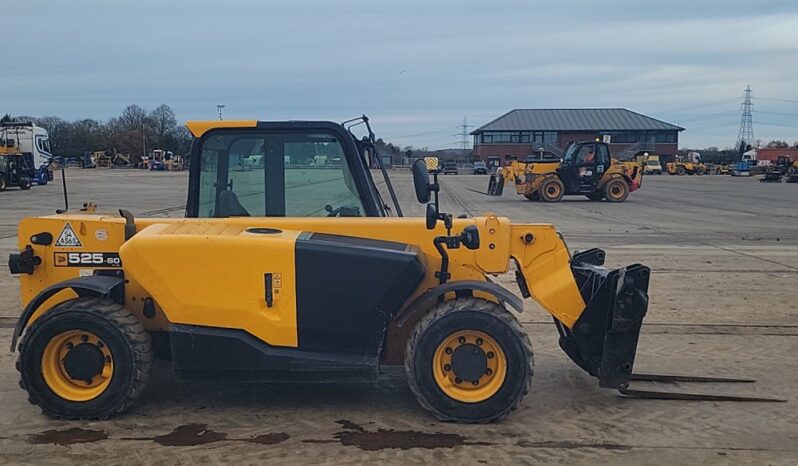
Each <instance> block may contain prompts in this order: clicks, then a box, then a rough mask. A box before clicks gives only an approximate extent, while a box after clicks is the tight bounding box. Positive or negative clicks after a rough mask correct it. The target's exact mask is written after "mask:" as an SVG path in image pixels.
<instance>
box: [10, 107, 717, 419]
mask: <svg viewBox="0 0 798 466" xmlns="http://www.w3.org/2000/svg"><path fill="white" fill-rule="evenodd" d="M187 126H188V128H189V130H190V131H191V133H192V134H193V135H194V138H195V140H194V143H193V146H192V150H191V163H190V167H191V168H190V170H191V171H190V174H189V189H188V199H187V207H186V214H187V218H183V219H174V218H136V217H134V216H133V215H132V214H131V213H130V212H127V211H124V210H122V211H120V212H119V215H110V214H100V213H94V214H90V213H89V212H90V211H88V210H87V212H86V213H82V212H71V211H69V210H68V202H67V206H66V208H65V209H63V210H60V212H61V213H57V214H56V215H50V216H43V217H30V218H25V219H23V220H22V221H21V223H20V225H19V229H18V238H19V252H17V253H14V254H12V255H11V257H10V259H9V266H10V269H11V272H12V273H14V274H19V283H20V289H21V293H22V303H23V305H24V309H23V310H22V313H21V316H20V318H19V321H18V322H17V324H16V327H15V329H14V333H13V337H12V342H11V349H12V351H15V350H18V352H19V357H18V359H17V369H18V370H19V372H20V376H21V382H20V385H21V387H22V389H24V390H25V391H27V393H28V397H29V400H30V402H31V403H33V404H35V405H38V406H39V407H40V408H41V410H42V411H43V412H44V413H45V414H47V415H50V416H54V417H58V418H64V419H106V418H108V417H110V416H112V415H115V414H118V413H121V412H123V411H125V410H127V409H128V408H130V407H131V406H133V404H134V402H135V401H136V399H137V398H139V397H140V396H141V394H142V393H143V392H144V389H145V387H146V386H147V382H148V380H149V378H150V375H151V367H152V363H153V359H154V358H156V357H157V358H163V359H166V360H169V361H170V364H171V367H172V368H173V369H174V371H175V372H176V373H177V374H178V375H180V376H181V377H185V378H188V379H197V378H199V379H218V380H236V381H241V380H247V381H268V382H285V381H290V382H297V381H332V380H338V381H349V382H352V381H374V380H376V377H377V374H378V369H379V367H380V365H381V364H402V365H403V366H404V370H405V373H406V378H407V383H408V385H409V387H410V390H411V391H412V392H413V394H414V395H415V396H416V398H417V399H418V402H419V403H420V404H421V406H423V407H424V408H425V409H427V410H428V411H429V412H431V413H432V414H433V415H434V416H435V417H437V418H438V419H442V420H447V421H459V422H478V423H481V422H490V421H495V420H498V419H501V418H503V417H504V416H506V415H507V414H508V413H509V412H510V411H512V410H513V409H514V408H516V407H517V406H518V405H519V403H521V400H522V399H523V398H524V396H526V395H527V393H528V392H529V387H530V383H531V381H532V373H533V372H532V346H531V343H530V339H529V335H528V334H527V333H526V332H525V331H524V329H523V328H522V327H521V325H520V323H519V322H518V319H517V318H516V315H515V314H514V313H517V312H522V311H523V309H524V304H523V301H522V299H521V298H520V297H519V295H520V296H523V297H524V298H530V297H531V298H532V299H534V300H535V301H536V302H537V303H539V304H540V305H541V306H542V307H543V309H545V310H546V311H548V312H549V313H551V315H552V316H553V317H554V324H555V326H556V327H557V329H558V331H559V333H560V346H561V347H562V349H563V350H564V351H565V353H566V354H568V356H569V357H570V358H571V359H573V360H574V361H575V362H576V363H577V364H578V365H579V366H580V367H582V368H583V369H584V370H586V371H587V372H588V373H589V374H591V375H593V376H595V377H597V378H598V383H599V385H600V386H601V387H607V388H613V389H618V390H621V391H622V392H623V393H626V394H627V395H640V396H660V397H671V398H672V397H674V396H675V395H674V394H673V393H669V394H664V395H663V394H658V392H648V391H640V390H635V389H633V388H630V386H629V384H630V382H631V381H633V380H638V379H641V377H640V376H636V375H634V374H633V372H632V367H633V364H634V359H635V352H636V347H637V340H638V335H639V333H640V326H641V324H642V321H643V317H644V316H645V314H646V310H647V308H648V292H647V290H648V283H649V279H650V272H649V269H648V268H647V267H645V266H642V265H639V264H634V265H630V266H628V267H624V268H621V269H617V270H610V269H607V268H605V267H604V266H603V263H604V252H603V251H601V250H600V249H590V250H587V251H584V252H581V253H575V254H573V255H572V254H571V253H570V252H569V251H568V249H567V247H566V246H565V243H564V242H563V240H562V238H561V237H560V235H559V233H557V231H556V230H555V228H554V226H552V225H549V224H532V223H521V224H518V223H512V222H511V221H510V220H509V219H507V218H505V217H500V216H497V215H494V214H485V215H484V216H481V217H476V218H456V219H455V218H453V217H452V215H451V214H448V213H443V212H440V210H439V208H438V205H439V204H438V191H439V187H438V184H437V174H435V175H434V177H433V180H432V181H431V180H430V176H429V174H428V172H427V169H426V167H425V165H424V162H423V161H419V162H417V163H416V164H415V165H414V166H413V171H414V189H415V192H416V196H417V198H418V200H419V201H420V202H422V203H426V204H427V205H426V216H425V217H419V218H408V217H403V216H402V210H401V207H400V205H399V204H398V202H396V198H397V196H396V195H395V192H394V190H393V187H392V185H391V182H390V179H389V178H388V177H387V176H385V175H386V174H387V171H386V170H384V169H383V170H382V172H383V175H384V176H385V182H386V187H387V190H388V192H389V193H390V197H391V199H392V201H393V202H392V203H393V206H392V207H389V205H388V203H387V202H385V201H384V200H383V198H382V196H381V195H380V191H378V189H377V186H376V184H375V182H374V180H373V179H372V177H371V174H370V171H369V163H368V162H369V160H378V161H379V160H381V157H379V154H378V153H377V145H376V138H375V137H374V134H373V132H372V131H371V128H370V125H369V121H368V119H367V118H366V117H365V116H363V117H360V118H358V119H355V120H350V121H347V122H344V123H343V124H337V123H332V122H316V121H289V122H262V121H208V122H189V123H188V124H187ZM356 127H365V128H367V130H368V135H367V136H365V137H363V138H357V137H355V136H354V133H353V131H355V128H356ZM374 154H376V157H375V156H374ZM255 156H259V160H261V161H262V162H263V164H262V166H260V165H259V166H258V167H257V168H255V167H253V168H252V169H251V170H236V169H235V167H237V166H240V165H241V162H242V160H244V159H247V158H250V159H252V158H253V157H255ZM322 156H323V157H326V160H327V163H326V164H324V165H323V166H314V165H311V161H312V160H315V158H316V157H322ZM378 163H379V162H378ZM64 186H65V200H66V184H64ZM433 195H434V200H432V196H433ZM511 263H513V264H515V265H514V268H515V270H516V278H517V284H518V291H517V292H513V291H510V290H508V289H506V288H504V287H502V286H500V285H498V284H496V283H495V282H494V281H493V280H492V279H491V278H492V277H493V276H494V275H496V274H501V273H505V272H508V270H509V269H510V264H511ZM343 264H345V266H342V265H343ZM643 379H645V380H650V379H647V378H645V377H643ZM658 380H659V379H658ZM680 396H684V395H683V394H682V395H680ZM711 399H716V398H711ZM724 399H725V398H724Z"/></svg>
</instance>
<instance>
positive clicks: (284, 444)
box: [0, 170, 798, 464]
mask: <svg viewBox="0 0 798 466" xmlns="http://www.w3.org/2000/svg"><path fill="white" fill-rule="evenodd" d="M66 173H67V180H68V187H69V194H70V202H71V203H72V207H73V209H74V208H75V206H79V205H80V204H82V203H83V202H86V201H92V202H95V203H97V204H98V205H99V211H100V212H103V211H107V212H115V211H116V209H119V208H122V209H129V210H130V211H131V212H133V213H134V214H135V215H136V216H141V217H145V216H146V217H160V216H169V217H181V216H182V215H183V208H184V205H185V199H186V194H185V193H186V189H187V185H188V173H187V172H146V171H138V170H108V171H98V170H67V171H66ZM373 176H374V178H375V180H380V179H381V177H380V176H379V175H378V174H377V173H375V174H374V175H373ZM391 178H392V180H393V183H394V185H395V187H396V190H397V195H398V197H399V201H400V204H401V205H402V208H403V209H404V210H405V215H408V216H422V215H423V214H424V206H423V205H422V204H419V203H417V202H416V200H415V198H414V194H413V185H412V180H411V174H410V172H409V171H406V170H401V171H400V170H392V171H391ZM440 183H441V206H440V207H441V209H442V210H445V211H446V212H450V213H452V214H454V215H458V214H463V213H464V214H467V215H468V216H478V215H481V214H483V213H485V212H488V211H489V212H493V213H495V214H497V215H499V216H506V217H509V218H510V219H511V220H512V221H513V222H530V223H533V222H534V223H553V224H555V225H556V226H557V228H558V231H560V232H561V233H562V234H563V236H564V237H565V240H566V241H567V244H568V247H569V248H570V250H571V251H574V250H585V249H588V248H591V247H601V248H603V249H605V250H606V252H607V257H608V266H609V267H611V268H614V267H619V266H622V265H625V264H630V263H635V262H641V263H643V264H645V265H647V266H649V267H650V268H651V272H652V275H651V284H650V288H649V295H650V304H649V308H648V313H647V315H646V319H645V322H644V324H643V328H642V332H641V337H640V342H639V345H638V353H637V360H636V363H635V371H636V372H643V373H665V374H672V373H677V374H692V375H704V376H724V375H729V376H738V377H751V378H753V379H756V383H754V384H737V386H732V385H730V384H719V385H718V386H717V388H715V387H713V386H712V384H710V385H705V386H703V387H701V386H696V385H695V384H690V383H681V384H678V386H677V388H678V389H682V390H694V391H702V392H713V391H714V392H721V393H726V394H729V393H731V394H738V395H744V394H754V395H756V396H767V397H777V398H784V399H786V400H787V402H786V403H758V402H755V403H743V402H718V401H713V402H708V401H675V400H646V399H625V398H624V397H622V396H621V395H619V394H618V392H616V391H613V390H604V389H600V388H599V387H598V386H597V383H596V380H595V379H593V378H591V377H590V376H588V375H587V374H585V373H584V372H583V371H582V370H581V369H580V368H579V367H577V366H575V365H574V364H573V363H572V362H571V361H570V360H568V357H567V356H566V355H565V354H563V352H562V351H561V350H560V348H559V347H558V344H557V331H556V330H555V328H554V324H553V323H552V320H551V316H549V315H548V313H546V312H545V311H544V310H543V309H542V308H540V307H539V306H538V305H537V304H535V302H534V301H532V300H525V301H524V305H525V312H524V313H523V314H520V316H519V320H520V321H521V323H522V325H523V327H524V330H525V331H526V332H527V333H528V334H529V336H530V339H531V341H532V346H533V348H534V351H535V358H534V361H535V373H534V377H533V378H532V386H531V390H530V392H529V394H528V395H527V396H526V398H525V399H524V401H523V403H522V404H521V406H520V407H519V408H518V409H517V410H516V411H514V412H512V413H511V414H510V415H509V417H507V418H506V419H505V420H504V421H503V422H500V423H493V424H486V425H468V424H453V423H444V422H438V421H436V420H435V419H434V418H433V417H432V416H430V415H429V414H428V413H427V412H426V411H424V410H423V409H422V408H421V407H419V406H418V405H417V403H416V402H415V400H414V397H413V395H412V394H411V392H410V390H409V389H408V388H407V384H406V383H405V381H404V374H403V372H402V371H401V370H400V369H399V368H397V369H394V368H389V369H386V370H384V371H383V373H382V374H381V376H380V378H379V382H378V384H377V386H371V385H351V384H333V385H321V384H319V385H255V384H243V383H237V384H214V383H195V382H184V381H180V380H178V379H177V378H176V377H175V376H174V375H173V374H172V372H171V371H170V370H169V368H168V363H166V362H159V363H158V364H156V366H155V368H154V373H153V378H152V380H151V382H150V385H149V387H148V388H147V390H146V391H145V392H144V394H143V396H142V397H141V398H140V399H139V400H138V402H137V404H136V405H135V406H134V407H133V408H132V409H131V410H130V411H129V412H126V413H124V414H122V415H119V416H116V417H113V418H111V419H110V420H108V421H71V422H69V421H56V420H51V419H48V418H47V417H45V416H42V415H41V414H40V411H39V409H38V408H37V407H35V406H32V405H30V404H29V403H28V402H27V399H26V394H25V392H24V391H22V390H20V389H19V388H18V386H17V385H18V380H19V375H18V373H17V371H16V370H15V369H14V362H15V360H16V357H17V355H16V354H11V353H9V352H8V351H3V352H2V353H0V404H2V409H0V463H3V464H12V463H13V464H49V463H61V462H68V463H81V464H100V463H102V464H117V463H121V462H125V463H126V464H144V463H152V462H153V461H154V460H153V458H155V457H157V458H158V461H159V462H163V463H167V462H169V463H177V464H189V463H201V462H203V463H214V462H219V461H225V462H230V463H233V462H236V463H239V462H241V463H245V462H260V463H265V462H268V463H269V464H296V463H298V462H302V463H316V464H321V463H323V464H360V463H365V462H385V463H405V464H408V463H413V464H415V463H429V462H431V461H456V462H459V463H462V464H473V463H485V464H489V463H490V464H519V463H544V464H548V463H558V462H561V463H568V464H573V463H578V464H595V463H607V462H613V463H621V464H641V463H642V464H650V463H657V464H692V463H709V462H713V463H714V462H721V463H731V464H795V461H796V458H798V409H796V408H795V401H796V400H797V399H798V388H797V387H798V358H796V356H795V355H796V353H798V301H796V283H797V282H798V228H796V225H798V212H797V211H796V209H795V201H796V199H798V186H796V185H795V184H787V183H760V182H759V181H758V179H757V178H755V177H751V178H732V177H722V176H711V177H710V176H702V177H697V176H693V177H689V176H672V177H671V176H647V177H644V180H643V183H642V188H641V189H640V190H639V191H637V192H635V193H634V194H633V195H632V196H630V197H629V199H627V200H626V202H625V203H623V204H615V203H610V202H606V201H604V202H591V201H589V200H588V199H587V198H585V197H584V196H569V197H565V198H563V200H562V201H561V202H559V203H556V204H547V203H542V202H530V201H527V200H525V199H524V197H523V196H518V195H515V193H514V192H513V191H514V189H513V188H512V186H508V189H507V190H506V191H508V192H505V193H504V195H503V196H501V197H495V196H487V195H484V194H481V193H482V192H485V188H486V186H487V177H486V176H480V175H467V176H466V175H461V176H444V177H441V178H440ZM0 199H2V202H0V256H2V257H7V255H8V254H9V253H12V252H16V251H18V249H19V246H18V244H17V238H16V230H17V225H18V223H19V220H20V219H21V218H22V217H23V216H38V215H47V214H51V213H53V212H54V211H55V209H57V208H60V207H62V206H63V199H62V195H61V180H60V174H59V173H56V175H55V180H54V182H53V183H50V184H48V185H46V186H36V187H34V188H33V189H31V190H30V191H27V192H24V193H23V192H21V191H17V190H12V191H8V192H4V193H2V195H1V197H0ZM688 200H689V202H688ZM498 282H499V283H500V284H501V285H502V286H504V287H506V288H508V289H509V290H512V291H514V292H516V293H518V287H517V285H516V283H515V278H514V276H513V275H512V274H510V273H508V274H505V275H501V276H500V277H499V278H498ZM519 294H520V293H519ZM21 307H22V306H21V303H20V298H19V279H18V278H17V277H15V276H12V275H10V274H9V272H8V270H7V269H6V268H2V270H0V347H3V348H8V346H9V344H10V341H11V335H12V331H13V327H14V324H15V323H16V321H17V318H18V316H19V313H20V309H21ZM702 385H703V384H702ZM661 388H668V387H667V386H666V385H665V384H662V387H661ZM654 458H656V460H653V459H654Z"/></svg>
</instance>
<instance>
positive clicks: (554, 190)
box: [546, 183, 560, 198]
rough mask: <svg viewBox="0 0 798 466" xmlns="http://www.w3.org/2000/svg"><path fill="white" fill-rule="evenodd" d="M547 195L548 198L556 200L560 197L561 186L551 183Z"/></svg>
mask: <svg viewBox="0 0 798 466" xmlns="http://www.w3.org/2000/svg"><path fill="white" fill-rule="evenodd" d="M546 195H547V196H548V197H551V198H554V197H557V196H559V195H560V185H558V184H557V183H549V184H548V185H547V186H546Z"/></svg>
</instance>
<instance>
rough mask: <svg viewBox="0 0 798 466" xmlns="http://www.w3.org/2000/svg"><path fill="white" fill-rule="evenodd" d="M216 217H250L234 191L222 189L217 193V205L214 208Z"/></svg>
mask: <svg viewBox="0 0 798 466" xmlns="http://www.w3.org/2000/svg"><path fill="white" fill-rule="evenodd" d="M216 216H217V217H250V215H249V212H247V209H245V208H244V206H242V205H241V202H239V200H238V196H236V193H234V192H233V191H230V190H224V191H222V192H221V193H219V205H218V208H217V209H216Z"/></svg>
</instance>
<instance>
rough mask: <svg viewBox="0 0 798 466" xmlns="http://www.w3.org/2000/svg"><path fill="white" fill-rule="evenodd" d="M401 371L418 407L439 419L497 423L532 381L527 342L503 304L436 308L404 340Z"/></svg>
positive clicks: (474, 302) (470, 301) (474, 301)
mask: <svg viewBox="0 0 798 466" xmlns="http://www.w3.org/2000/svg"><path fill="white" fill-rule="evenodd" d="M404 364H405V373H406V376H407V383H408V386H409V387H410V390H411V391H412V392H413V394H414V395H415V397H416V399H417V400H418V403H419V404H420V405H421V406H422V407H423V408H424V409H426V410H427V411H429V412H430V413H431V414H432V415H433V416H435V417H436V418H437V419H439V420H441V421H454V422H464V423H487V422H493V421H498V420H500V419H502V418H504V417H505V416H507V414H509V413H510V411H512V410H514V409H515V408H517V407H518V405H519V404H520V403H521V400H522V399H523V398H524V396H525V395H526V394H527V393H528V392H529V386H530V384H531V381H532V372H533V371H532V365H533V361H532V344H531V343H530V341H529V336H528V335H527V334H526V332H525V331H524V329H523V328H522V327H521V324H520V323H518V320H517V319H516V318H515V317H514V316H513V315H512V314H510V313H509V312H508V311H507V310H506V309H504V308H503V307H502V306H500V305H498V304H496V303H493V302H491V301H487V300H484V299H479V298H458V299H455V300H450V301H447V302H445V303H443V304H440V305H438V306H437V307H436V308H434V309H433V310H432V311H430V312H429V313H428V314H427V315H425V316H424V317H423V318H422V319H421V320H420V321H419V322H418V324H416V327H415V328H414V329H413V332H412V334H411V335H410V338H409V340H408V342H407V348H406V351H405V361H404Z"/></svg>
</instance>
